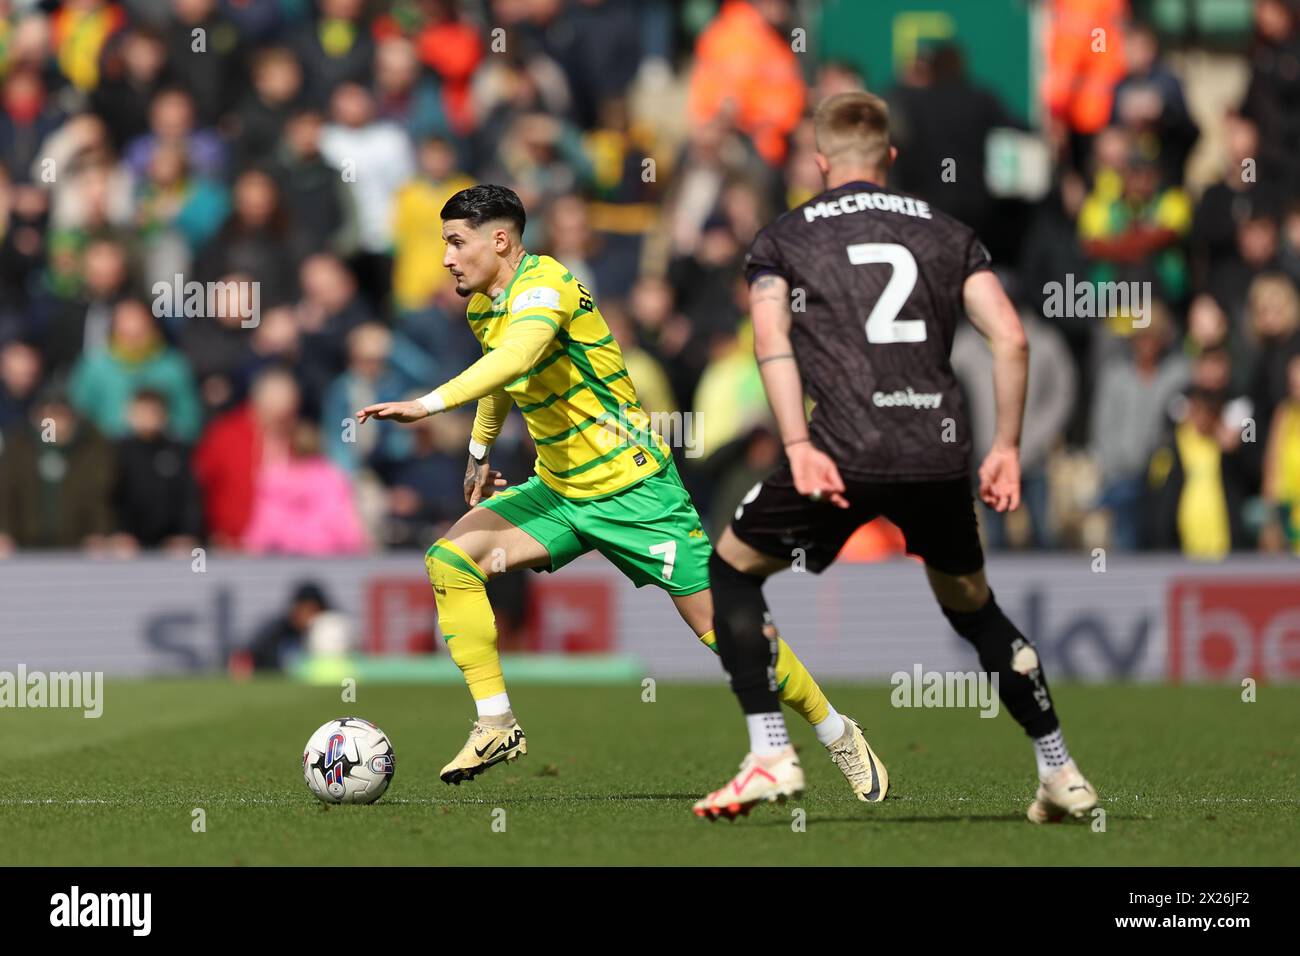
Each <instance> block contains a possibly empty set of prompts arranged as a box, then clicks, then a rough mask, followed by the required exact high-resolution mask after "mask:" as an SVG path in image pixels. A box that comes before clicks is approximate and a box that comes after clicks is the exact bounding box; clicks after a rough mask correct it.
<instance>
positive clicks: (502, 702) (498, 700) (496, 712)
mask: <svg viewBox="0 0 1300 956" xmlns="http://www.w3.org/2000/svg"><path fill="white" fill-rule="evenodd" d="M474 706H475V707H477V708H478V715H479V716H480V717H500V716H501V715H502V714H505V713H509V712H510V695H509V694H507V693H505V692H504V691H502V692H501V693H500V694H493V695H492V696H491V697H484V698H483V699H482V700H476V701H474Z"/></svg>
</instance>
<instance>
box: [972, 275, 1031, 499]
mask: <svg viewBox="0 0 1300 956" xmlns="http://www.w3.org/2000/svg"><path fill="white" fill-rule="evenodd" d="M962 292H963V298H964V300H965V305H966V314H967V315H969V316H970V320H971V323H972V324H973V325H974V326H975V328H977V329H978V330H979V331H980V334H982V335H983V336H984V338H986V339H987V340H988V343H989V347H990V348H991V349H992V350H993V394H994V398H995V400H996V404H997V423H996V429H995V432H994V436H993V447H992V448H991V449H989V453H988V455H987V456H986V457H985V459H984V463H983V464H982V465H981V466H980V471H979V478H980V498H981V500H983V502H984V503H985V504H986V505H988V506H989V507H990V508H993V509H994V510H996V511H1014V510H1015V509H1016V508H1018V507H1019V506H1020V427H1021V422H1022V421H1023V419H1024V414H1025V387H1026V385H1027V383H1028V381H1029V343H1028V342H1027V341H1026V340H1025V330H1024V328H1023V326H1021V324H1020V316H1019V315H1018V314H1017V313H1016V308H1015V306H1013V305H1012V304H1011V300H1010V299H1008V298H1007V294H1006V292H1005V291H1004V290H1003V288H1002V283H1001V282H999V281H998V277H997V276H995V275H994V274H993V273H992V272H989V271H987V270H984V271H980V272H976V273H974V274H973V275H971V276H970V278H968V279H967V280H966V285H965V286H964V288H963V290H962Z"/></svg>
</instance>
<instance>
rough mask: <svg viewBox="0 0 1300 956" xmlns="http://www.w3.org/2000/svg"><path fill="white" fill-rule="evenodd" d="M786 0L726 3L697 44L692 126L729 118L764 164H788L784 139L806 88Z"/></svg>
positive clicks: (733, 0)
mask: <svg viewBox="0 0 1300 956" xmlns="http://www.w3.org/2000/svg"><path fill="white" fill-rule="evenodd" d="M788 12H789V5H788V4H787V3H786V2H785V0H752V2H751V0H727V2H725V3H724V4H723V5H722V9H721V10H720V11H719V12H718V15H717V16H716V17H714V19H713V22H711V23H710V24H709V25H708V26H707V27H705V29H704V31H703V32H702V33H701V34H700V36H699V39H698V40H697V41H696V44H695V68H694V70H693V71H692V73H691V84H690V96H689V100H688V105H687V108H688V112H689V115H690V118H691V122H692V123H695V124H702V123H707V122H709V121H710V120H713V119H716V118H717V117H718V116H719V115H724V114H725V115H727V116H729V117H730V119H731V120H732V122H733V123H735V125H736V127H737V128H738V129H739V130H741V132H743V133H745V134H746V135H748V136H749V137H750V139H752V140H753V141H754V146H755V147H756V148H757V150H758V152H759V154H760V155H761V156H762V157H763V159H764V160H765V161H767V162H768V163H770V164H771V165H774V166H775V165H779V164H780V163H781V162H783V161H784V159H785V153H786V137H787V136H789V135H790V132H791V131H792V130H793V129H794V128H795V126H796V125H798V123H799V119H800V117H801V116H802V115H803V108H804V100H805V97H806V93H807V90H806V87H805V85H804V81H803V76H802V75H801V74H800V72H799V64H798V60H797V59H796V57H795V53H794V50H793V49H792V47H791V43H790V40H789V38H788V37H786V36H785V35H783V34H782V33H781V32H780V30H779V29H778V28H777V26H776V24H778V23H781V22H783V21H784V20H785V18H786V15H787V14H788Z"/></svg>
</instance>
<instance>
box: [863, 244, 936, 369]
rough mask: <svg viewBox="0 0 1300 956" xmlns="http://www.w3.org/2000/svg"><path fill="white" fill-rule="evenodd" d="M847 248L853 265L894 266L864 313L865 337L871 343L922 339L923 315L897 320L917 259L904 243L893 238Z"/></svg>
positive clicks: (911, 284) (912, 282)
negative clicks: (895, 241) (869, 309)
mask: <svg viewBox="0 0 1300 956" xmlns="http://www.w3.org/2000/svg"><path fill="white" fill-rule="evenodd" d="M847 251H848V254H849V262H851V263H853V265H855V266H869V265H876V264H885V265H890V266H892V267H893V273H892V274H891V275H890V277H889V281H888V282H886V283H885V290H884V291H883V292H881V293H880V298H879V299H877V300H876V305H875V308H873V309H872V310H871V314H870V315H868V316H867V341H868V342H870V343H871V344H872V345H890V344H892V343H895V342H924V341H925V321H924V320H923V319H905V320H903V321H901V322H899V321H897V319H898V313H899V312H901V311H902V310H903V306H904V305H906V304H907V298H908V296H910V295H911V294H912V290H913V289H915V288H916V275H917V272H916V259H915V258H914V257H913V256H912V253H910V252H909V251H908V250H907V247H906V246H900V245H898V244H897V243H894V242H858V243H855V244H853V245H851V246H848V247H847Z"/></svg>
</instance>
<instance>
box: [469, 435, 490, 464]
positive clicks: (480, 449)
mask: <svg viewBox="0 0 1300 956" xmlns="http://www.w3.org/2000/svg"><path fill="white" fill-rule="evenodd" d="M487 453H488V446H487V445H485V444H483V443H482V442H481V441H475V440H474V439H472V438H471V439H470V440H469V456H470V457H471V458H473V459H474V460H475V461H482V460H483V459H484V458H486V457H487Z"/></svg>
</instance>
